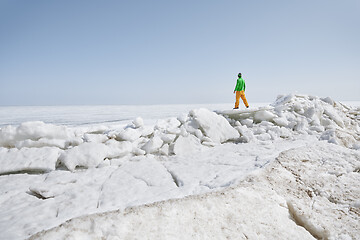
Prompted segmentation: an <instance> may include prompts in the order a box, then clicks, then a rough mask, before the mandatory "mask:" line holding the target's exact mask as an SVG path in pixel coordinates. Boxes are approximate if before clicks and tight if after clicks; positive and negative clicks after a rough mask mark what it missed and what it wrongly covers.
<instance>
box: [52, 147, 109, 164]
mask: <svg viewBox="0 0 360 240" xmlns="http://www.w3.org/2000/svg"><path fill="white" fill-rule="evenodd" d="M108 151H109V148H108V147H107V146H106V145H105V144H102V143H91V142H90V143H83V144H81V145H79V146H76V147H74V148H71V149H69V150H67V151H65V152H63V153H62V154H61V156H60V158H59V160H60V162H61V163H63V164H64V165H65V166H66V167H67V169H69V170H70V171H74V170H75V168H76V167H77V166H81V167H86V168H90V167H96V166H97V165H99V164H100V163H101V162H102V161H103V160H104V159H105V158H106V157H107V155H108Z"/></svg>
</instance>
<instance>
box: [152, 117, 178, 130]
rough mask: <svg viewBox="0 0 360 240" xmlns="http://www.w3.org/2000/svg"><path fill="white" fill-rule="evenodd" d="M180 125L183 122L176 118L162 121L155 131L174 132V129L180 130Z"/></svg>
mask: <svg viewBox="0 0 360 240" xmlns="http://www.w3.org/2000/svg"><path fill="white" fill-rule="evenodd" d="M180 125H181V122H180V121H179V120H177V119H176V118H169V119H160V120H158V121H157V123H156V126H155V129H159V130H172V129H174V128H178V127H179V126H180Z"/></svg>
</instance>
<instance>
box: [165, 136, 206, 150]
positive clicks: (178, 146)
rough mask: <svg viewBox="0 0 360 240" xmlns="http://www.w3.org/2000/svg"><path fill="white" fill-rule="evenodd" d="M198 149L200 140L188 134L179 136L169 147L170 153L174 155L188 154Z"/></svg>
mask: <svg viewBox="0 0 360 240" xmlns="http://www.w3.org/2000/svg"><path fill="white" fill-rule="evenodd" d="M200 149H201V143H200V140H199V139H198V138H197V137H195V136H194V135H188V136H187V137H183V136H179V137H178V139H177V140H176V141H175V143H174V144H173V145H172V148H171V150H172V153H174V154H176V155H180V154H189V153H192V152H194V151H199V150H200Z"/></svg>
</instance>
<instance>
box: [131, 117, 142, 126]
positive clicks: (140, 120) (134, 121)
mask: <svg viewBox="0 0 360 240" xmlns="http://www.w3.org/2000/svg"><path fill="white" fill-rule="evenodd" d="M132 123H133V124H134V126H135V128H140V127H143V126H144V120H143V119H142V118H141V117H137V118H135V119H134V120H133V122H132Z"/></svg>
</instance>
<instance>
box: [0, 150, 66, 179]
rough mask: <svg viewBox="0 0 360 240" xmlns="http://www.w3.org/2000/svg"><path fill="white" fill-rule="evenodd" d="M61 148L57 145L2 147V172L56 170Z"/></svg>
mask: <svg viewBox="0 0 360 240" xmlns="http://www.w3.org/2000/svg"><path fill="white" fill-rule="evenodd" d="M60 152H61V150H60V149H59V148H55V147H43V148H26V147H24V148H22V149H20V150H18V149H14V148H13V149H6V148H0V174H4V173H11V172H20V171H24V172H32V171H41V172H48V171H52V170H55V165H56V161H57V159H58V157H59V155H60Z"/></svg>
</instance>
